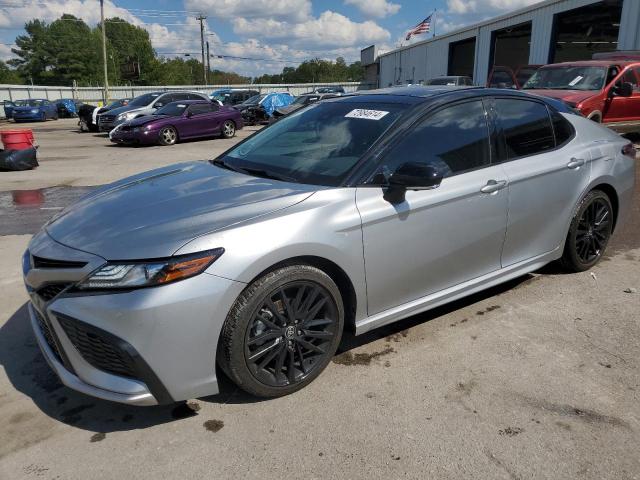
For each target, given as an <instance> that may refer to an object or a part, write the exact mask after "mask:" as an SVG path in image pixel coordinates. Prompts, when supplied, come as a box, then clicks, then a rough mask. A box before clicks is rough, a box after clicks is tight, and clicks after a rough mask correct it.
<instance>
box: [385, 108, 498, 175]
mask: <svg viewBox="0 0 640 480" xmlns="http://www.w3.org/2000/svg"><path fill="white" fill-rule="evenodd" d="M407 162H412V163H424V164H427V165H431V166H432V167H434V168H435V169H436V170H437V171H438V172H439V173H440V174H441V175H442V177H443V178H444V177H450V176H453V175H457V174H459V173H464V172H466V171H469V170H474V169H477V168H480V167H484V166H488V165H489V163H490V150H489V128H488V125H487V120H486V117H485V111H484V106H483V104H482V100H473V101H470V102H464V103H460V104H457V105H452V106H450V107H445V108H442V109H441V110H438V111H437V112H435V113H433V114H430V115H429V116H428V117H427V118H425V119H424V120H422V121H420V122H419V123H418V125H416V126H415V127H414V128H413V130H412V131H411V132H409V133H408V134H407V135H406V136H405V137H404V138H402V139H401V140H400V142H399V143H398V144H396V145H395V147H393V149H392V150H391V152H389V154H387V155H386V158H385V160H384V161H383V163H382V172H381V173H383V174H384V175H385V176H388V175H389V174H391V173H393V172H395V171H396V170H397V169H398V167H400V166H401V165H403V164H404V163H407ZM379 171H380V169H379Z"/></svg>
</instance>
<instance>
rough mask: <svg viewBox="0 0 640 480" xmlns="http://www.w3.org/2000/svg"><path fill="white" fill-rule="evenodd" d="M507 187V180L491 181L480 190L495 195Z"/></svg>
mask: <svg viewBox="0 0 640 480" xmlns="http://www.w3.org/2000/svg"><path fill="white" fill-rule="evenodd" d="M506 186H507V181H506V180H489V181H488V182H487V184H486V185H485V186H484V187H482V188H481V189H480V191H481V192H482V193H494V192H497V191H498V190H502V189H503V188H504V187H506Z"/></svg>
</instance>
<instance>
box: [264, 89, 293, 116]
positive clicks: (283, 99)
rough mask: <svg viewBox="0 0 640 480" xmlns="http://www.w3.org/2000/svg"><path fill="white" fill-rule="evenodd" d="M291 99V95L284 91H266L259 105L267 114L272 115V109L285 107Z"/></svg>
mask: <svg viewBox="0 0 640 480" xmlns="http://www.w3.org/2000/svg"><path fill="white" fill-rule="evenodd" d="M293 100H294V97H293V95H289V94H286V93H268V94H267V96H266V97H265V98H264V100H262V102H261V103H260V105H262V107H263V108H264V110H265V111H266V112H267V115H269V116H272V115H273V111H274V110H276V109H278V108H280V107H286V106H287V105H289V104H291V103H292V102H293Z"/></svg>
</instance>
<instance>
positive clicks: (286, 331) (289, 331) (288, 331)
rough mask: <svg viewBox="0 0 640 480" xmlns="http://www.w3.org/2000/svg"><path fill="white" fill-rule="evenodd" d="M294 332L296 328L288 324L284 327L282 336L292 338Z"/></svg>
mask: <svg viewBox="0 0 640 480" xmlns="http://www.w3.org/2000/svg"><path fill="white" fill-rule="evenodd" d="M295 334H296V328H295V327H294V326H293V325H289V326H288V327H287V328H285V329H284V336H285V337H287V338H288V339H292V338H293V337H294V336H295Z"/></svg>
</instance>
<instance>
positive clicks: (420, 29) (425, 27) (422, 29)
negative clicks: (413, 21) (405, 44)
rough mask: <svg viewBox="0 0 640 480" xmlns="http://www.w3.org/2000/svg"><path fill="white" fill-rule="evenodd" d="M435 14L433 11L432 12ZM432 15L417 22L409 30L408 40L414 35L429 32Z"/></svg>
mask: <svg viewBox="0 0 640 480" xmlns="http://www.w3.org/2000/svg"><path fill="white" fill-rule="evenodd" d="M431 15H433V13H432V14H431ZM431 15H429V16H428V17H427V18H425V19H424V20H423V21H421V22H420V23H419V24H417V25H416V26H415V27H413V29H411V30H409V33H407V38H406V40H410V39H411V36H412V35H420V34H421V33H427V32H428V31H429V30H430V29H431Z"/></svg>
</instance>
